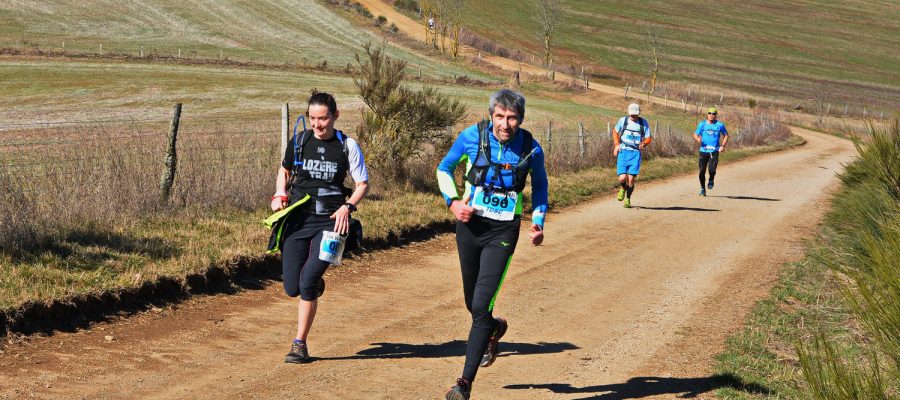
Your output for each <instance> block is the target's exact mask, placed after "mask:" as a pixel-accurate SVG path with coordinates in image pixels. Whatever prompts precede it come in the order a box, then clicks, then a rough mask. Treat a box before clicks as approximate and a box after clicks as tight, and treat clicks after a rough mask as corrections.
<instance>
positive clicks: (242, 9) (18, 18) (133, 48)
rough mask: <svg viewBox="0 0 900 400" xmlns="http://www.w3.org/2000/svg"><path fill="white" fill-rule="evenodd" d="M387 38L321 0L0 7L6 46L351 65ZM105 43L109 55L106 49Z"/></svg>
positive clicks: (451, 70)
mask: <svg viewBox="0 0 900 400" xmlns="http://www.w3.org/2000/svg"><path fill="white" fill-rule="evenodd" d="M367 42H372V43H381V42H382V38H381V37H379V36H377V35H376V34H374V33H372V32H371V31H370V30H366V29H362V28H360V27H358V26H356V25H354V24H353V23H351V22H349V21H348V20H347V19H345V18H342V17H341V16H340V15H338V14H337V13H336V12H335V11H333V10H332V9H330V8H328V7H326V6H325V5H323V4H320V3H319V2H317V1H315V0H263V1H253V2H246V1H192V2H190V4H185V2H182V1H172V0H150V1H141V2H121V1H106V0H90V1H53V2H51V1H36V2H31V1H28V2H25V1H13V2H2V3H0V47H5V48H14V49H42V50H56V51H59V50H66V51H69V52H88V53H95V54H100V53H103V54H109V53H123V54H131V55H135V56H137V55H140V54H141V51H142V49H143V52H144V54H145V55H149V54H159V55H165V56H178V55H179V51H180V55H181V57H183V58H201V59H219V58H227V59H233V60H243V61H250V62H257V63H267V64H275V65H281V64H285V63H290V64H309V65H319V64H321V63H322V62H327V64H328V65H331V66H337V67H340V66H345V65H347V63H353V62H354V55H355V54H356V53H358V52H359V51H360V48H361V47H362V45H363V44H365V43H367ZM101 46H102V51H101ZM387 51H388V54H390V55H391V56H392V57H395V58H399V59H402V60H405V61H407V62H409V63H410V64H411V65H412V66H414V67H415V68H421V69H422V70H423V73H424V74H428V75H434V76H444V77H449V76H455V75H469V76H472V77H482V78H484V77H486V75H484V74H481V73H477V72H475V71H472V70H469V69H466V68H463V67H460V66H457V65H453V64H450V63H446V62H439V61H435V60H432V59H428V58H427V57H425V56H422V55H419V54H416V53H415V52H413V51H410V50H405V49H402V48H399V47H397V46H388V50H387Z"/></svg>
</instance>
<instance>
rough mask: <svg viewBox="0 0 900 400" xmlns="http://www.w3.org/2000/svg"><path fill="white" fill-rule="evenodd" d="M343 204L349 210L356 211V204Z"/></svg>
mask: <svg viewBox="0 0 900 400" xmlns="http://www.w3.org/2000/svg"><path fill="white" fill-rule="evenodd" d="M344 205H345V206H347V209H348V210H350V212H354V211H356V206H354V205H353V203H344Z"/></svg>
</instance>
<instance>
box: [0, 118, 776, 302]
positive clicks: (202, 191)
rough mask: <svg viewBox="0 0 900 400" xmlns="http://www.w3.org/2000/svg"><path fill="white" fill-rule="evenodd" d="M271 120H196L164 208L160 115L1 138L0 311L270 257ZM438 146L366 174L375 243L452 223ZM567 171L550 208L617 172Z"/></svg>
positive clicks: (666, 171) (556, 177)
mask: <svg viewBox="0 0 900 400" xmlns="http://www.w3.org/2000/svg"><path fill="white" fill-rule="evenodd" d="M348 122H349V121H348ZM275 124H277V120H273V119H270V118H266V119H252V118H250V119H232V120H227V119H226V120H217V119H210V120H205V121H204V120H202V119H201V120H199V121H198V120H194V121H191V120H190V119H187V120H186V121H185V122H184V123H183V125H182V129H181V131H180V133H179V137H180V141H179V147H178V150H179V167H178V171H179V172H178V175H177V177H176V181H175V187H174V194H173V196H172V199H171V200H170V201H166V202H163V201H161V200H160V198H159V186H158V185H159V178H160V175H161V171H162V154H163V148H164V138H163V135H160V132H164V131H165V129H166V124H165V123H163V122H156V123H139V122H135V123H131V124H101V125H75V126H64V127H56V128H44V129H39V130H35V131H31V132H21V131H20V132H18V134H17V136H14V137H11V138H10V140H11V141H10V142H6V143H4V144H3V145H2V146H0V149H3V150H2V151H0V159H2V160H4V163H5V164H6V165H7V168H4V169H3V172H2V173H0V189H2V190H0V216H2V217H0V234H2V236H0V239H2V240H0V308H4V309H7V308H10V307H16V306H17V305H20V304H22V303H24V302H26V301H49V300H53V299H61V298H66V297H67V296H74V295H80V294H87V293H97V292H100V291H106V290H115V289H116V288H126V287H136V286H139V285H141V284H143V283H144V282H147V281H154V280H157V279H159V278H160V277H176V278H178V277H184V276H186V275H188V274H191V273H196V272H199V271H204V270H206V269H207V268H209V267H211V266H215V265H222V264H227V263H229V262H230V261H231V260H234V259H236V258H238V257H240V256H247V255H251V256H253V255H261V254H262V253H263V250H264V246H265V242H266V238H267V237H268V233H267V232H265V230H264V229H263V228H262V227H261V225H259V224H258V222H259V221H260V220H261V219H262V218H263V217H264V216H265V215H266V210H265V208H266V204H267V202H266V201H264V200H263V199H268V196H269V195H271V191H272V176H273V174H274V171H275V168H276V165H277V163H278V160H279V158H280V157H279V154H278V153H279V149H278V147H279V143H278V141H277V140H276V136H275V135H273V134H272V131H273V127H272V125H275ZM110 144H115V145H114V146H111V145H110ZM768 150H771V148H767V149H755V150H749V151H748V154H749V153H752V152H758V151H768ZM554 151H555V152H557V154H560V156H562V150H561V149H557V150H554ZM438 153H440V152H439V151H434V152H430V153H429V154H430V155H429V156H426V157H423V158H421V159H416V160H412V161H411V163H410V174H411V175H414V176H415V177H416V178H415V179H416V180H417V182H419V183H418V184H414V185H412V186H413V188H414V190H402V191H387V190H386V189H385V188H384V185H379V183H378V182H383V181H384V180H385V179H388V178H387V177H384V176H378V175H377V174H375V175H373V176H372V177H371V179H372V182H373V189H374V190H373V193H372V195H371V196H370V198H369V199H367V200H366V201H365V202H364V203H363V204H362V205H361V207H360V211H359V214H358V217H359V218H360V219H361V220H362V221H364V224H365V231H366V237H367V238H368V239H369V240H375V241H381V242H392V241H394V240H396V239H397V238H399V237H401V236H403V235H405V234H407V233H409V232H411V231H415V230H416V229H420V228H429V227H435V226H438V225H441V224H447V223H450V222H452V221H451V216H450V215H449V213H447V212H446V209H445V207H444V206H443V202H442V201H441V199H440V197H439V196H438V195H437V194H436V193H437V189H436V188H434V182H433V181H434V165H436V163H437V159H438V158H439V157H440V155H441V154H438ZM731 154H733V155H739V154H743V153H741V150H738V151H735V152H732V153H731ZM570 157H571V155H570ZM10 163H16V164H17V165H16V166H15V167H12V166H11V165H10ZM673 163H674V164H673ZM675 164H677V165H680V166H679V167H673V165H675ZM693 164H694V161H693V158H692V157H686V158H676V159H662V160H659V161H652V162H650V163H648V165H647V167H646V168H647V176H648V177H655V176H668V175H670V174H673V173H678V172H682V171H687V170H690V169H692V168H693V167H694V166H693ZM571 168H575V166H574V165H569V166H566V167H565V168H562V167H556V171H557V172H555V173H554V174H553V176H552V177H551V185H552V190H551V193H553V198H552V204H553V206H554V207H560V206H565V205H568V204H574V203H575V202H578V201H584V200H585V199H586V198H587V197H589V196H590V194H591V193H594V194H595V193H597V191H598V190H603V188H604V187H605V186H603V185H602V184H600V185H598V184H595V182H599V181H600V180H599V177H600V176H603V177H604V178H603V179H607V178H609V179H611V178H610V176H611V173H610V172H609V171H608V170H607V169H605V168H603V167H596V166H592V167H591V168H588V169H584V170H581V171H580V172H571V171H572V169H571ZM653 171H657V172H653ZM606 175H609V176H606ZM609 179H607V180H609Z"/></svg>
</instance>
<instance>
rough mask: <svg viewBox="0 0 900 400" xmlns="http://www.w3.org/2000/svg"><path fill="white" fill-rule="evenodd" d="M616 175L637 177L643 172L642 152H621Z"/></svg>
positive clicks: (617, 161)
mask: <svg viewBox="0 0 900 400" xmlns="http://www.w3.org/2000/svg"><path fill="white" fill-rule="evenodd" d="M616 171H617V172H616V175H622V174H628V175H637V174H638V173H639V172H641V152H640V151H632V150H619V157H618V160H616Z"/></svg>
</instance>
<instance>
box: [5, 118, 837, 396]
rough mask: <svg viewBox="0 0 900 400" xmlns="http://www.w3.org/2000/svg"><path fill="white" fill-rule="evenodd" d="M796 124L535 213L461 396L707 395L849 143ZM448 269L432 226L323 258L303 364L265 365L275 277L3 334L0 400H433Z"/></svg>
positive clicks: (288, 315) (462, 329) (451, 315)
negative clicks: (399, 243) (495, 322)
mask: <svg viewBox="0 0 900 400" xmlns="http://www.w3.org/2000/svg"><path fill="white" fill-rule="evenodd" d="M798 133H800V134H802V135H803V136H804V137H806V138H807V140H808V143H807V144H806V145H804V146H802V147H800V148H797V149H794V150H791V151H786V152H781V153H777V154H771V155H767V156H764V157H760V158H756V159H752V160H748V161H744V162H741V163H737V164H731V165H727V164H726V165H722V166H720V172H719V177H718V179H717V186H716V189H715V190H713V191H711V196H710V197H707V198H700V197H698V196H697V195H696V187H697V182H696V177H694V176H682V177H677V178H672V179H669V180H666V181H663V182H657V183H650V184H639V185H638V188H637V190H636V192H635V197H634V204H635V205H636V206H637V208H635V209H632V210H625V209H622V208H621V203H619V202H617V201H615V199H613V197H612V194H610V195H609V196H604V197H602V198H598V199H597V200H596V201H594V202H591V203H588V204H584V205H583V206H580V207H576V208H574V209H570V210H567V211H565V212H563V213H558V214H556V213H554V214H551V215H550V216H549V218H548V223H547V240H546V242H545V245H544V246H541V247H537V248H535V247H531V246H528V245H527V244H526V243H525V242H524V241H523V242H522V243H520V244H519V246H520V247H519V250H518V251H517V253H516V255H515V257H514V258H513V262H512V265H511V267H510V272H509V275H508V277H507V280H506V283H505V284H504V287H503V290H502V292H501V294H500V297H499V299H498V303H497V308H496V313H497V314H498V315H502V316H505V317H507V318H508V319H509V321H510V331H509V333H508V334H507V336H505V337H504V341H503V342H502V343H501V347H500V349H501V356H500V359H499V360H498V361H497V363H495V364H494V365H493V366H491V367H490V368H487V369H482V371H481V372H480V373H479V375H478V379H477V381H476V383H475V386H474V387H475V392H474V393H475V396H474V397H473V398H476V399H545V398H553V399H557V398H559V399H587V398H589V399H626V398H638V397H640V398H653V397H657V398H673V397H675V396H677V395H679V394H684V393H689V392H691V393H701V397H704V396H708V395H711V392H709V390H711V389H714V388H715V387H716V386H717V385H719V384H720V383H718V382H716V381H714V380H711V379H709V378H708V377H709V375H710V371H709V370H708V365H710V357H711V356H712V355H713V354H715V353H716V352H718V351H719V350H720V349H721V347H722V342H723V340H724V338H725V336H726V335H727V334H728V333H730V332H732V331H733V330H734V329H737V328H738V327H739V326H740V325H741V323H742V321H743V318H744V316H745V315H746V312H747V311H748V309H749V308H750V307H751V305H752V304H753V301H755V300H756V299H758V298H760V297H762V296H763V295H764V294H765V293H766V291H767V290H768V288H769V287H771V285H772V284H773V282H774V279H775V277H776V275H777V269H778V267H779V266H780V265H781V264H782V263H783V262H784V261H787V260H790V259H793V258H795V257H798V256H799V255H800V254H801V252H802V251H801V250H802V249H800V247H799V244H798V243H799V242H800V241H801V240H802V239H803V238H807V237H810V235H811V234H812V232H814V224H815V223H816V221H817V220H818V218H819V216H820V215H821V212H822V207H823V204H824V203H825V200H826V199H827V197H828V194H827V193H828V191H829V190H830V189H832V188H833V187H835V186H836V183H837V179H836V178H835V172H837V171H838V170H839V169H840V168H841V163H842V162H846V161H848V160H849V159H850V157H851V154H852V146H851V145H850V143H849V142H847V141H845V140H841V139H837V138H834V137H831V136H827V135H822V134H817V133H813V132H808V131H798ZM523 238H525V235H523ZM458 271H459V270H458V261H457V258H456V253H455V247H454V242H453V239H452V236H450V235H445V236H442V237H439V238H437V239H434V240H431V241H428V242H425V243H421V244H417V245H413V246H409V247H406V248H402V249H396V250H390V251H384V252H380V253H377V254H373V255H370V256H368V257H366V259H364V260H358V261H356V262H354V263H352V264H351V265H349V266H345V267H341V268H337V269H335V270H334V271H333V272H332V273H330V276H329V278H328V281H329V289H328V291H327V293H326V295H325V297H324V298H323V299H322V301H321V304H320V314H319V318H318V319H317V320H316V325H315V327H314V330H313V333H312V335H311V337H310V348H311V353H312V355H313V356H315V357H317V358H318V360H317V361H315V362H313V363H311V364H307V365H289V364H284V363H283V362H282V357H283V356H284V354H285V353H286V352H287V350H288V346H289V341H290V339H291V338H292V337H293V332H294V329H295V328H294V324H295V322H296V302H295V300H292V299H289V298H287V297H286V296H284V295H283V294H282V292H281V288H280V284H278V283H275V284H273V285H270V286H268V287H266V288H263V289H260V290H256V291H248V292H245V293H242V294H239V295H230V296H228V295H223V296H211V297H200V298H197V299H194V300H191V301H189V302H187V303H185V304H181V305H179V306H178V307H171V308H167V309H163V310H155V311H151V312H147V313H144V314H141V315H138V316H135V317H132V318H128V319H125V320H123V321H118V322H116V323H111V324H100V325H97V326H95V327H94V328H92V329H91V330H90V331H82V332H77V333H63V334H57V335H54V336H52V337H47V338H32V339H28V340H25V341H22V342H18V343H13V344H7V345H6V346H5V347H4V348H3V349H2V351H3V354H0V398H23V397H28V396H34V397H37V398H92V399H93V398H151V399H152V398H158V399H168V398H217V399H219V398H282V399H283V398H303V399H326V398H327V399H433V398H440V396H441V394H442V393H443V391H444V390H445V389H446V387H448V386H449V385H450V384H451V383H452V380H453V379H454V378H455V377H456V376H458V375H459V374H460V372H461V368H462V362H463V353H464V348H465V347H464V346H465V343H464V340H465V337H466V334H467V332H468V325H469V324H468V322H469V318H468V315H467V314H466V312H465V309H464V305H463V301H462V293H461V290H462V289H461V283H460V278H459V272H458ZM647 377H651V378H647Z"/></svg>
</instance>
